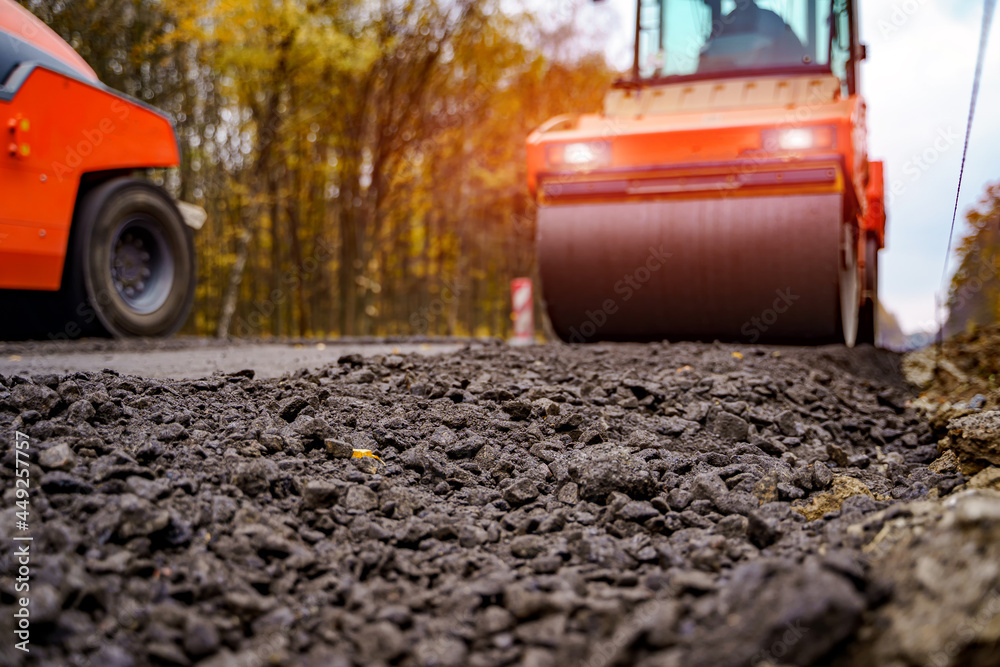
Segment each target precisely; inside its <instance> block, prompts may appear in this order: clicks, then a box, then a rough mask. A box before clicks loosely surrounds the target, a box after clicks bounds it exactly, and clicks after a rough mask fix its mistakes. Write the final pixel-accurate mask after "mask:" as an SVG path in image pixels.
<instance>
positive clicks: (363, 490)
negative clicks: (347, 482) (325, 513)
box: [340, 484, 378, 512]
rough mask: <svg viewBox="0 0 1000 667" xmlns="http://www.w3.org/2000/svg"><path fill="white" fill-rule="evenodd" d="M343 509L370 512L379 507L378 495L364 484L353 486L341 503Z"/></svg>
mask: <svg viewBox="0 0 1000 667" xmlns="http://www.w3.org/2000/svg"><path fill="white" fill-rule="evenodd" d="M340 505H341V507H343V508H344V509H349V510H358V511H361V512H368V511H371V510H373V509H375V508H376V507H378V494H377V493H375V492H374V491H372V490H371V489H369V488H368V487H367V486H364V485H363V484H353V485H351V487H350V488H348V489H347V493H345V494H344V497H343V498H342V499H341V501H340Z"/></svg>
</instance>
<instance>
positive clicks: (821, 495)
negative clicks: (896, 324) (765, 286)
mask: <svg viewBox="0 0 1000 667" xmlns="http://www.w3.org/2000/svg"><path fill="white" fill-rule="evenodd" d="M734 352H739V353H740V354H739V355H734V354H733V353H734ZM899 366H900V363H899V358H898V357H897V356H896V355H894V354H891V353H888V352H882V351H876V350H874V349H872V348H870V347H863V348H859V349H855V350H846V349H843V348H838V347H827V348H814V349H796V348H781V349H777V348H765V347H737V346H725V345H718V344H694V343H682V344H666V343H664V344H651V345H620V346H587V347H569V346H562V345H550V346H544V347H530V348H520V349H513V348H508V347H506V346H503V345H498V344H491V343H480V344H477V345H476V346H475V347H466V348H465V349H463V350H462V351H459V352H458V353H455V354H451V355H447V356H440V357H425V356H420V355H415V354H411V355H402V356H400V355H390V356H387V357H383V356H373V357H367V358H365V357H362V356H360V355H350V356H345V357H343V358H341V359H340V363H336V364H330V365H327V366H325V367H324V368H322V369H320V370H318V371H307V370H303V371H300V372H297V373H294V374H289V375H286V376H285V377H282V378H277V379H259V378H258V379H255V378H254V377H253V374H252V373H234V374H229V375H221V374H217V375H214V376H211V377H207V378H201V379H193V380H162V379H148V378H140V377H133V376H128V375H119V374H118V373H115V372H95V373H91V372H77V373H71V374H69V375H55V374H52V375H36V376H32V377H27V376H20V375H19V376H7V377H5V376H0V438H2V440H3V442H4V443H13V442H14V431H15V430H17V431H20V432H23V433H27V434H28V435H29V436H30V442H31V460H32V466H31V484H32V487H33V489H34V491H33V493H32V497H31V512H32V514H31V521H30V523H31V528H30V534H31V535H32V536H33V538H34V541H33V543H32V549H33V552H32V553H33V555H32V572H33V579H32V581H31V593H30V596H31V600H32V602H31V614H32V625H31V654H30V658H31V660H32V664H46V665H87V664H100V665H102V666H104V667H107V666H109V665H144V664H157V665H193V664H198V665H210V666H218V667H221V666H229V665H234V666H235V665H265V664H287V665H317V666H318V665H379V664H382V665H387V664H394V665H426V666H432V665H455V666H458V665H472V666H483V667H485V666H488V665H510V664H523V665H534V666H539V667H542V666H548V665H564V664H587V665H608V666H611V665H625V664H629V665H641V666H643V667H659V666H677V667H679V666H681V665H713V666H717V665H734V666H737V665H748V664H763V663H768V662H769V663H772V664H787V665H810V664H827V665H848V664H900V665H902V664H928V665H929V664H946V665H950V664H955V665H958V664H965V663H962V662H961V660H962V659H964V658H963V656H968V655H973V656H975V657H979V656H981V655H986V654H985V653H982V654H980V653H976V652H975V650H973V649H969V650H968V651H966V652H964V653H963V652H962V650H965V649H962V650H960V651H957V652H955V653H954V655H952V656H951V657H947V656H946V659H945V660H944V662H941V661H940V660H939V659H938V658H939V657H940V656H937V655H936V654H935V653H934V651H937V650H938V648H939V647H938V646H937V645H935V644H934V641H935V640H934V639H933V638H932V639H925V640H921V642H922V643H921V642H917V640H916V639H915V638H914V637H913V636H912V635H913V634H919V632H921V630H920V629H919V628H920V627H921V626H920V623H921V619H926V618H927V614H924V615H923V616H921V610H924V611H926V610H929V609H932V608H933V605H934V604H935V600H936V601H937V604H938V606H939V608H940V609H941V610H942V612H941V613H942V614H943V613H948V614H951V615H952V616H951V617H950V618H956V619H958V620H953V621H949V622H948V623H949V625H948V626H947V627H948V628H951V629H952V630H955V628H954V627H953V626H956V625H960V624H961V622H962V621H961V619H962V614H966V615H969V616H970V618H971V617H972V615H974V614H976V613H980V612H981V611H982V609H984V608H985V607H984V606H983V605H984V604H985V603H982V601H977V599H975V596H976V594H977V591H978V594H980V595H986V594H987V591H989V590H991V589H990V587H991V586H995V585H996V584H997V583H998V580H1000V570H998V568H996V567H995V562H996V558H997V556H996V554H995V553H993V551H995V549H993V551H990V550H989V549H985V548H984V549H981V550H980V551H981V552H982V553H981V554H980V553H969V552H968V550H966V551H964V552H963V553H962V555H961V557H957V556H949V557H950V558H951V561H947V558H946V557H945V556H944V555H942V554H951V553H952V552H954V550H955V548H956V546H955V545H956V542H958V543H960V541H961V540H963V539H966V538H967V537H968V534H971V533H970V531H971V532H974V533H975V537H976V539H978V540H980V541H981V542H982V543H983V544H988V541H987V538H988V537H989V536H991V535H993V534H994V533H995V532H998V531H997V527H998V526H1000V499H998V496H997V494H996V492H995V491H992V490H990V489H989V488H988V487H990V486H991V485H992V484H993V483H994V482H995V479H996V477H995V476H990V475H986V476H983V477H981V478H977V479H981V480H983V482H982V485H980V486H981V487H982V488H977V489H976V490H974V491H964V490H963V489H965V488H966V486H965V485H966V484H967V483H968V482H969V480H970V477H971V475H966V474H964V473H963V472H961V465H959V464H958V463H956V462H955V461H950V460H949V461H946V460H945V459H944V458H942V459H940V460H938V457H939V452H938V449H937V440H938V436H939V434H936V433H935V431H934V430H933V429H932V428H931V425H930V424H929V423H928V421H927V419H926V418H925V417H924V415H923V414H922V413H921V412H919V411H918V410H916V409H914V408H912V407H909V401H910V400H911V398H913V397H914V395H913V391H912V388H911V387H910V385H908V384H907V383H906V382H905V381H904V379H903V378H902V376H901V374H900V372H899ZM969 432H970V433H971V432H972V431H969ZM348 448H361V449H371V450H373V451H374V453H375V454H377V455H378V456H379V457H381V461H378V460H376V459H371V458H362V459H358V458H350V457H346V458H345V455H346V454H347V449H348ZM4 459H5V460H4V466H3V468H2V472H0V475H2V476H3V479H4V488H5V494H4V503H3V506H2V507H0V514H2V516H0V521H2V525H3V526H4V527H5V528H4V530H5V531H6V530H8V529H7V527H8V526H13V525H14V522H15V518H14V512H15V497H14V454H13V447H5V449H4ZM935 461H937V462H936V463H935ZM932 463H934V465H931V464H932ZM986 470H987V471H988V470H991V468H986ZM977 472H978V471H977ZM982 474H983V473H980V475H982ZM970 488H971V487H970ZM968 494H976V495H975V498H973V499H972V500H969V499H968V498H969V496H968ZM941 499H943V500H941ZM955 499H958V500H956V501H955V502H951V504H949V502H950V501H952V500H955ZM914 508H922V509H920V510H919V511H918V510H915V509H914ZM952 515H954V516H952ZM949 517H951V518H949ZM956 517H957V518H956ZM917 518H919V520H920V523H919V525H915V524H913V522H914V521H916V520H917ZM893 522H895V523H893ZM908 522H910V523H908ZM890 524H891V525H893V526H896V529H897V532H899V534H900V535H905V536H908V537H906V538H905V539H903V538H899V539H894V540H891V541H889V542H886V540H885V534H884V533H883V532H882V529H883V528H885V527H886V526H889V525H890ZM970 539H971V538H970ZM883 543H885V544H887V545H888V546H885V548H878V549H876V550H875V551H874V552H873V551H872V550H871V548H870V547H871V545H872V544H883ZM996 543H997V542H993V544H996ZM13 544H14V543H13V542H12V541H10V540H5V541H4V542H2V543H0V563H2V572H3V575H4V576H3V579H2V580H0V626H2V631H3V632H4V633H5V636H7V637H11V636H12V635H11V634H10V633H12V632H13V629H14V625H13V615H12V614H13V610H14V608H15V605H16V593H15V590H14V580H13V578H12V576H11V574H10V573H12V572H14V571H15V560H16V558H15V555H14V550H15V547H14V546H13ZM901 545H905V546H906V547H907V548H905V549H904V547H903V546H901ZM920 549H924V550H925V551H920ZM939 555H940V558H939V557H938V556H939ZM921 556H923V557H924V560H923V561H921V560H920V557H921ZM927 559H930V561H928V560H927ZM935 559H937V560H935ZM984 559H986V560H984ZM990 559H991V560H990ZM931 561H933V562H931ZM928 562H930V564H927V563H928ZM939 562H940V563H944V564H943V565H940V567H941V568H944V569H942V570H938V569H935V567H936V566H935V563H939ZM921 563H924V564H923V565H922V564H921ZM949 563H950V564H949ZM989 563H993V564H994V565H992V566H990V565H989ZM990 567H992V569H990ZM969 572H972V573H974V576H975V581H974V582H973V583H968V582H965V580H964V579H963V577H966V576H967V573H969ZM968 576H973V575H968ZM920 577H924V578H926V579H927V581H929V582H931V583H934V584H935V585H937V586H938V587H939V589H940V590H936V591H932V592H930V593H927V592H918V593H914V592H913V591H912V590H910V588H914V587H915V586H916V584H913V583H912V581H922V579H920ZM959 580H962V582H965V583H960V581H959ZM900 585H905V586H909V587H910V588H908V589H907V590H906V591H902V590H900V589H899V586H900ZM921 590H922V589H921ZM952 590H954V591H956V594H959V593H960V594H961V595H962V596H964V597H962V599H961V600H960V601H955V600H952V599H950V598H949V597H948V596H949V594H950V591H952ZM914 595H917V596H918V597H919V596H923V597H919V599H916V600H915V599H914V598H913V596H914ZM908 604H918V605H922V606H920V607H919V608H914V611H912V613H908V612H906V609H907V608H908V607H907V605H908ZM997 611H998V612H1000V605H998V609H997ZM927 613H930V612H927ZM956 615H957V616H956ZM990 623H993V624H995V623H996V621H995V620H993V617H990V618H989V619H987V620H986V621H984V623H983V624H981V625H982V627H981V628H979V629H978V630H977V631H976V632H979V634H976V633H966V635H968V637H969V639H967V640H963V641H966V644H965V645H963V646H965V648H966V649H968V647H969V646H973V647H974V646H978V645H979V644H976V642H978V641H980V640H981V641H983V642H986V641H988V631H989V630H990V628H992V627H993V626H992V625H990ZM978 627H979V626H977V628H978ZM983 628H985V629H983ZM959 629H961V628H959ZM980 630H981V632H980ZM934 636H935V637H938V638H939V639H940V641H941V642H944V641H946V639H945V638H944V637H945V632H944V630H942V631H941V632H938V633H937V634H936V635H934ZM964 636H965V635H963V637H964ZM984 645H985V644H984ZM969 651H972V652H971V653H970V652H969ZM949 655H950V654H949ZM924 658H926V660H925V659H924ZM27 659H28V656H26V655H25V654H24V653H22V652H20V651H17V650H15V649H14V648H13V646H12V642H10V641H5V642H4V643H3V644H2V645H0V662H2V663H3V664H28V662H27ZM932 659H933V660H936V662H934V661H932ZM893 661H895V662H893ZM967 664H972V663H967ZM977 664H987V663H985V662H984V663H977Z"/></svg>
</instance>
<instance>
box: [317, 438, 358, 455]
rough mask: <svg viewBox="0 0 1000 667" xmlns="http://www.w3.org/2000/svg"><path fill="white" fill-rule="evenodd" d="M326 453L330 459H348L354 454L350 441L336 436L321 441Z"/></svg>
mask: <svg viewBox="0 0 1000 667" xmlns="http://www.w3.org/2000/svg"><path fill="white" fill-rule="evenodd" d="M323 446H324V448H325V449H326V455H327V456H329V457H330V458H332V459H349V458H351V457H352V456H354V447H353V446H351V444H350V443H347V442H344V441H343V440H337V439H336V438H326V439H325V440H324V441H323Z"/></svg>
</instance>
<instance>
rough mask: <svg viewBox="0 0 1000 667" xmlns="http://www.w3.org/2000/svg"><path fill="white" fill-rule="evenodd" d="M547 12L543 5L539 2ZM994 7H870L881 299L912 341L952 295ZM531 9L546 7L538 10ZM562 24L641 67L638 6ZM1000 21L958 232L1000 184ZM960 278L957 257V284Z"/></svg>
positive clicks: (614, 4) (630, 2)
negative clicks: (882, 183)
mask: <svg viewBox="0 0 1000 667" xmlns="http://www.w3.org/2000/svg"><path fill="white" fill-rule="evenodd" d="M538 1H539V3H541V2H542V0H538ZM983 3H984V0H861V2H860V5H859V7H860V10H859V11H860V23H861V27H860V30H861V39H862V41H863V42H864V43H866V44H867V45H868V60H867V61H866V62H865V63H863V65H862V71H861V92H862V95H863V96H864V98H865V101H866V103H867V105H868V146H869V154H870V157H871V159H882V160H884V161H885V165H886V166H885V168H886V190H887V191H888V190H889V188H890V187H891V186H892V185H893V184H895V186H896V190H897V192H898V194H896V195H894V196H892V197H891V199H890V200H889V201H887V203H886V209H887V214H888V228H887V239H886V249H885V250H884V251H882V253H881V255H880V264H879V273H880V275H879V280H880V285H879V295H880V297H881V299H882V303H883V305H885V307H886V308H887V309H888V310H889V311H890V312H892V313H893V314H895V315H896V317H897V319H898V320H899V322H900V324H901V326H902V328H903V330H904V331H905V332H906V333H915V332H918V331H932V330H934V329H935V328H936V325H935V295H943V294H944V288H943V286H942V271H943V269H944V261H945V249H946V247H947V244H948V229H949V227H950V225H951V216H952V209H953V207H954V205H955V191H956V188H957V186H958V174H959V168H960V165H961V161H962V148H963V145H964V142H965V129H966V121H967V119H968V114H969V100H970V96H971V93H972V81H973V75H974V72H975V65H976V55H977V52H978V48H979V35H980V31H981V28H982V14H983ZM525 4H534V3H530V2H526V3H525ZM545 7H546V9H548V10H549V11H553V12H555V13H556V14H557V15H558V14H559V13H562V14H564V15H570V14H571V13H572V12H573V11H574V10H578V11H577V13H576V22H577V24H578V25H579V26H580V30H581V32H582V33H583V34H584V35H585V36H586V39H587V40H588V41H589V42H590V43H591V44H592V47H593V48H594V49H595V50H604V52H605V53H607V54H608V57H609V59H610V60H611V61H612V63H613V64H614V65H615V66H616V67H620V68H622V69H625V68H627V67H628V66H630V64H631V50H632V40H633V32H634V27H633V26H634V22H635V0H603V2H600V3H592V2H591V1H590V0H555V2H552V1H551V0H546V1H545ZM997 24H1000V19H996V18H995V19H994V26H993V30H992V31H991V32H992V34H991V36H990V41H989V45H988V50H987V53H986V61H985V64H984V67H983V74H982V79H981V84H980V91H979V101H978V104H977V108H976V119H975V123H974V125H973V129H972V135H971V138H970V142H969V151H968V157H967V160H966V164H965V176H964V178H963V183H962V192H961V198H960V200H959V209H958V210H959V217H958V221H957V222H956V226H955V235H956V239H955V243H953V245H957V242H958V239H959V238H960V237H961V235H962V234H964V233H965V232H966V230H967V229H968V227H967V225H966V223H965V220H964V213H965V212H966V211H968V210H969V208H970V207H972V206H974V205H975V204H976V203H977V202H978V201H980V200H981V198H982V196H983V193H984V191H985V188H986V185H987V184H988V183H995V182H998V181H1000V85H997V84H998V83H1000V28H997V27H996V26H997ZM954 268H955V261H954V252H952V257H951V261H950V262H949V269H948V270H949V274H950V272H951V271H953V270H954Z"/></svg>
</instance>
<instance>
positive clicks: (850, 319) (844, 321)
mask: <svg viewBox="0 0 1000 667" xmlns="http://www.w3.org/2000/svg"><path fill="white" fill-rule="evenodd" d="M843 229H844V231H843V234H842V239H841V242H840V258H841V259H840V322H841V327H842V331H843V335H844V344H845V345H847V347H854V344H855V342H857V338H858V313H859V309H858V306H859V305H860V302H861V282H860V281H859V280H858V245H857V243H855V240H854V230H853V229H852V228H851V226H850V225H844V227H843Z"/></svg>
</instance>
